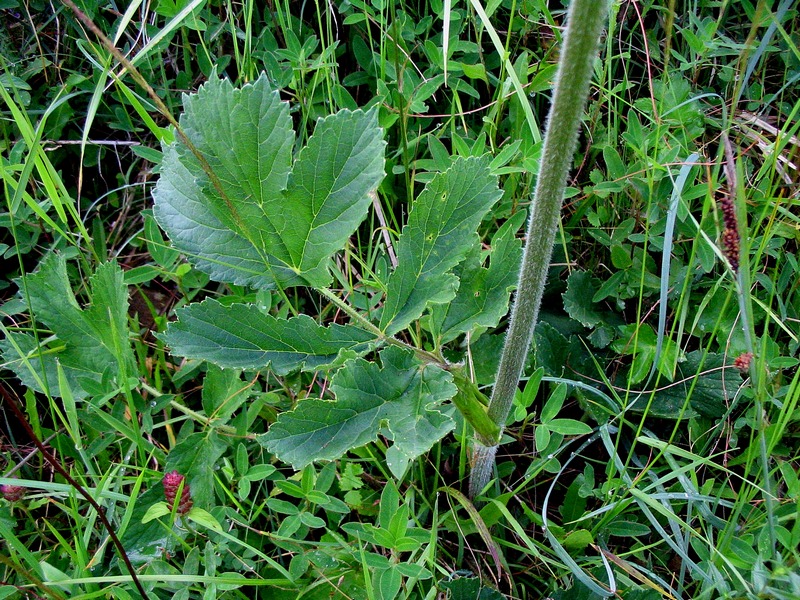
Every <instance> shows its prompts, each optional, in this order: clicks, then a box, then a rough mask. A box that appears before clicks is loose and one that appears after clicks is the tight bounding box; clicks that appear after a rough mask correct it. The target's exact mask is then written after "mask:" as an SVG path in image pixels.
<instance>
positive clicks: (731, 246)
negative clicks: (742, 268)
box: [722, 229, 739, 272]
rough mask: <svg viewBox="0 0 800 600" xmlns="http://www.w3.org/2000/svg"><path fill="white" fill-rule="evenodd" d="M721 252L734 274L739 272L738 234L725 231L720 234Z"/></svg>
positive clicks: (731, 230) (732, 231)
mask: <svg viewBox="0 0 800 600" xmlns="http://www.w3.org/2000/svg"><path fill="white" fill-rule="evenodd" d="M722 250H723V252H724V254H725V258H727V259H728V262H729V263H731V268H732V269H733V271H734V272H738V271H739V232H738V231H736V230H735V229H726V230H725V231H723V232H722Z"/></svg>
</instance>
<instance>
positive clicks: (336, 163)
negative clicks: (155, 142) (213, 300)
mask: <svg viewBox="0 0 800 600" xmlns="http://www.w3.org/2000/svg"><path fill="white" fill-rule="evenodd" d="M184 106H185V110H184V114H183V115H182V116H181V120H180V123H181V126H182V128H183V130H184V131H185V132H186V135H187V137H188V138H189V139H190V140H191V141H192V143H193V144H194V146H195V147H196V149H197V150H198V151H199V152H200V153H201V154H202V155H203V156H204V157H205V159H206V161H207V162H208V166H209V167H210V168H211V170H212V172H213V173H214V175H215V180H213V179H211V178H209V176H208V174H207V173H206V172H205V171H204V169H203V168H202V167H201V164H200V162H199V161H198V159H197V158H196V157H195V155H194V154H193V153H192V152H191V151H190V150H189V148H187V147H186V145H185V144H184V143H182V142H181V141H180V139H176V141H175V142H173V143H171V144H169V145H168V146H166V147H165V148H164V158H163V162H162V168H161V178H160V179H159V181H158V184H157V185H156V189H155V192H154V197H155V206H154V213H153V214H154V215H155V217H156V220H157V221H158V223H159V225H161V227H162V228H163V229H164V230H165V231H166V232H167V234H168V235H169V237H170V238H171V239H172V241H173V244H174V245H175V247H176V248H177V249H179V250H180V251H181V252H184V253H185V254H187V255H188V256H189V258H190V260H192V262H194V263H195V264H196V266H197V267H198V268H199V269H200V270H202V271H204V272H206V273H208V274H209V275H210V276H211V278H212V279H214V280H217V281H225V282H230V283H235V284H239V285H249V286H252V287H256V288H270V287H274V286H275V285H279V286H281V287H288V286H295V285H310V286H317V287H323V286H325V285H326V284H327V283H328V282H329V280H330V275H329V273H328V270H327V260H328V259H329V258H330V256H331V255H332V254H333V253H335V252H336V251H338V250H340V249H341V248H342V247H343V246H344V244H345V242H346V240H347V238H348V237H349V236H350V235H351V234H352V233H353V231H355V229H356V227H357V226H358V224H359V223H360V222H361V221H362V220H363V218H364V217H365V215H366V212H367V208H368V206H369V203H370V194H371V192H372V191H373V190H374V189H375V188H376V187H377V185H378V183H379V182H380V181H381V179H382V178H383V162H384V159H383V148H384V142H383V132H382V130H381V129H380V127H378V122H377V111H376V110H371V111H369V112H363V111H341V112H339V113H337V114H334V115H331V116H329V117H326V118H325V119H321V120H320V121H319V122H318V123H317V127H316V131H315V133H314V135H312V136H311V138H310V139H309V142H308V145H307V146H306V147H305V148H304V149H303V150H302V151H301V152H300V155H299V157H298V159H297V162H296V164H295V165H294V171H293V172H292V147H293V144H294V139H295V135H294V131H292V128H291V119H290V117H289V108H288V104H287V103H285V102H282V101H281V100H280V97H279V95H278V92H277V91H276V90H273V89H271V87H270V85H269V82H268V80H267V78H266V76H265V75H262V76H261V77H260V78H259V79H258V80H256V81H255V82H254V83H252V84H247V85H245V86H244V87H242V88H241V89H235V88H234V87H233V86H232V84H231V83H230V82H229V81H227V80H222V79H217V78H216V77H212V78H211V79H210V80H209V81H208V83H206V84H205V85H203V86H202V87H201V88H200V90H198V92H197V93H196V94H193V95H189V96H185V97H184Z"/></svg>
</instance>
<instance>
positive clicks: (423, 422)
mask: <svg viewBox="0 0 800 600" xmlns="http://www.w3.org/2000/svg"><path fill="white" fill-rule="evenodd" d="M381 362H382V363H383V367H382V368H381V367H380V366H378V365H377V364H375V363H372V362H367V361H365V360H362V359H355V360H352V361H349V362H348V363H347V364H346V365H345V367H344V368H342V369H340V370H339V371H338V372H337V373H336V375H335V376H334V377H333V379H332V381H331V390H332V391H333V393H334V394H335V396H336V399H335V400H319V399H306V400H301V401H300V402H299V403H298V405H297V407H296V408H295V409H294V410H293V411H291V412H286V413H282V414H281V415H280V416H279V417H278V420H277V421H276V422H275V423H274V424H273V425H272V426H271V427H270V429H269V431H268V432H267V433H265V434H264V435H262V436H260V438H259V441H260V442H261V444H263V445H264V446H265V447H266V448H267V449H268V450H269V451H270V452H273V453H275V454H276V455H277V456H278V457H279V458H280V459H281V460H283V461H285V462H288V463H290V464H291V465H292V466H293V467H294V468H295V469H302V468H303V467H304V466H306V465H308V464H309V463H311V462H313V461H315V460H332V459H335V458H339V457H340V456H342V455H343V454H344V453H345V452H347V451H348V450H350V449H352V448H357V447H359V446H363V445H364V444H367V443H368V442H371V441H374V440H375V439H377V436H378V433H379V431H382V432H383V433H384V434H385V435H386V436H387V437H389V438H390V439H392V440H393V441H394V444H393V445H392V447H391V448H389V452H387V463H388V465H389V468H390V469H391V470H392V473H394V474H395V475H396V476H398V477H400V476H402V474H403V473H404V472H405V470H406V467H407V466H408V462H409V461H410V460H413V459H414V458H416V457H417V456H419V455H420V454H422V453H423V452H425V451H427V450H428V449H430V447H431V446H432V445H433V444H434V443H435V442H436V441H437V440H439V439H441V438H442V437H444V436H445V435H446V434H447V433H448V432H449V431H450V430H452V429H453V427H454V421H453V419H452V418H451V416H450V413H451V411H452V409H451V408H450V407H446V408H443V407H441V406H440V403H441V402H443V401H445V400H448V399H450V398H452V397H453V396H454V395H455V393H456V387H455V385H453V383H452V377H451V375H450V374H449V373H447V372H446V371H443V370H442V369H440V368H438V367H435V366H432V365H422V364H420V363H419V362H418V361H416V359H415V358H414V356H413V354H412V353H410V352H406V351H404V350H400V349H399V348H396V347H389V348H386V349H385V350H384V351H383V352H382V353H381Z"/></svg>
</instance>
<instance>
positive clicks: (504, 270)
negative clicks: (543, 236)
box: [431, 212, 525, 343]
mask: <svg viewBox="0 0 800 600" xmlns="http://www.w3.org/2000/svg"><path fill="white" fill-rule="evenodd" d="M524 221H525V213H523V212H519V213H517V214H516V215H515V216H514V217H513V218H511V219H509V220H508V221H506V222H505V223H504V224H503V226H502V227H501V228H500V229H499V230H498V231H497V233H496V234H495V235H494V237H493V238H492V249H491V252H489V253H488V260H489V266H488V268H484V267H483V266H482V264H483V262H484V260H486V258H487V255H486V254H485V253H484V252H483V251H482V250H481V245H480V244H476V245H475V246H474V247H473V249H472V250H471V251H470V252H469V254H468V255H467V258H466V259H465V260H464V261H463V262H462V263H461V264H459V265H458V266H457V267H456V269H455V270H454V271H453V272H454V273H455V275H456V276H457V277H458V279H459V282H460V283H459V286H458V292H457V293H456V297H455V298H453V300H452V302H449V303H448V304H437V305H434V306H433V308H432V309H431V315H432V321H433V324H434V325H435V327H436V328H437V329H438V332H439V333H438V335H439V338H440V342H441V343H447V342H449V341H451V340H453V339H455V338H456V337H457V336H458V335H460V334H462V333H466V332H468V331H472V330H473V329H475V328H476V327H495V326H496V325H497V324H498V323H499V322H500V319H502V318H503V316H504V315H505V314H506V313H507V312H508V299H509V295H510V293H511V290H512V289H514V287H515V286H516V284H517V277H518V275H519V264H520V260H521V259H522V242H521V241H520V240H518V239H517V238H516V236H515V234H516V232H517V231H518V230H519V228H520V227H521V226H522V223H523V222H524Z"/></svg>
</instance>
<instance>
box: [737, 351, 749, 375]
mask: <svg viewBox="0 0 800 600" xmlns="http://www.w3.org/2000/svg"><path fill="white" fill-rule="evenodd" d="M752 362H753V353H752V352H743V353H742V354H740V355H739V356H737V357H736V358H735V359H734V361H733V366H734V367H736V368H737V369H738V370H739V373H741V374H742V375H747V373H748V372H749V371H750V363H752Z"/></svg>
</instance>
